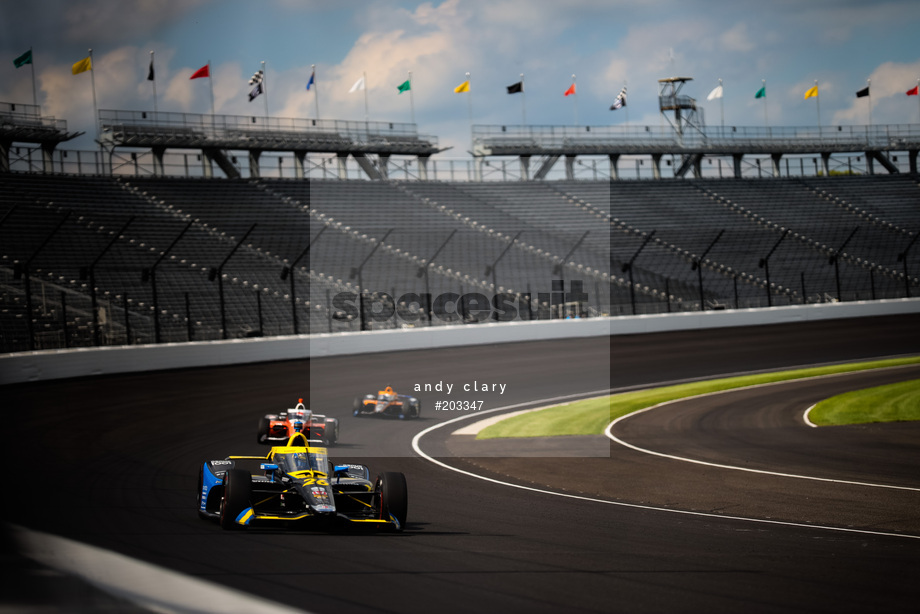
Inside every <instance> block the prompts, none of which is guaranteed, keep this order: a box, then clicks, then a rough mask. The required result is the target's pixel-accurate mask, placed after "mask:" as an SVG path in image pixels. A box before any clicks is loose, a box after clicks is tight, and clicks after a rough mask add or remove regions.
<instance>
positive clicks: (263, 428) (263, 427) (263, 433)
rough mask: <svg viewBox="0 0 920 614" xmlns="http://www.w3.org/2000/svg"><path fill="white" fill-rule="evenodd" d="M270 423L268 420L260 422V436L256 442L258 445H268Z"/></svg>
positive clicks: (263, 419)
mask: <svg viewBox="0 0 920 614" xmlns="http://www.w3.org/2000/svg"><path fill="white" fill-rule="evenodd" d="M269 426H270V423H269V421H268V418H264V417H263V418H262V419H260V420H259V434H258V435H257V438H256V441H257V442H258V443H267V442H268V428H269Z"/></svg>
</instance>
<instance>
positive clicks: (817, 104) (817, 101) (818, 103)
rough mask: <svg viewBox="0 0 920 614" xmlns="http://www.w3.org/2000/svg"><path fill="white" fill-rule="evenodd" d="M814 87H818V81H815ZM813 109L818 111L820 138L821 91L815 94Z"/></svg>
mask: <svg viewBox="0 0 920 614" xmlns="http://www.w3.org/2000/svg"><path fill="white" fill-rule="evenodd" d="M815 87H818V80H817V79H815ZM815 108H816V109H818V136H821V134H822V131H821V91H820V90H818V91H817V92H816V93H815Z"/></svg>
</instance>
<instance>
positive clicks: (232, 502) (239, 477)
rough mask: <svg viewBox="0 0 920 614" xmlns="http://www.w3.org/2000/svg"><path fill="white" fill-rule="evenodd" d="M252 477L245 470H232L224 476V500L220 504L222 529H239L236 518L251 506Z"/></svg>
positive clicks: (240, 526)
mask: <svg viewBox="0 0 920 614" xmlns="http://www.w3.org/2000/svg"><path fill="white" fill-rule="evenodd" d="M251 493H252V477H251V476H250V475H249V472H248V471H246V470H244V469H230V470H229V471H227V473H225V474H224V498H223V499H222V500H221V502H220V528H222V529H228V530H229V529H239V528H242V525H240V524H237V522H236V517H237V516H239V515H240V512H242V511H243V510H245V509H246V508H247V507H249V506H250V505H251V503H250V496H251Z"/></svg>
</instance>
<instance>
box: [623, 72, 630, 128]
mask: <svg viewBox="0 0 920 614" xmlns="http://www.w3.org/2000/svg"><path fill="white" fill-rule="evenodd" d="M627 85H628V83H627V81H626V79H623V91H624V92H625V91H626V86H627ZM623 108H624V109H625V110H626V125H627V126H629V105H628V104H624V105H623Z"/></svg>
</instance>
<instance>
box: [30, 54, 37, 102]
mask: <svg viewBox="0 0 920 614" xmlns="http://www.w3.org/2000/svg"><path fill="white" fill-rule="evenodd" d="M29 68H31V69H32V104H34V105H35V106H38V94H36V93H35V55H34V54H33V53H32V48H31V47H29Z"/></svg>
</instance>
